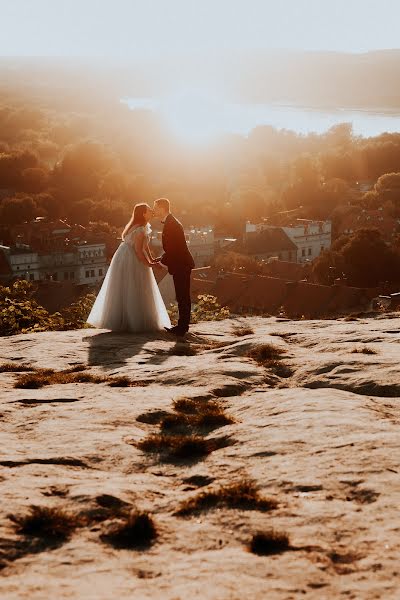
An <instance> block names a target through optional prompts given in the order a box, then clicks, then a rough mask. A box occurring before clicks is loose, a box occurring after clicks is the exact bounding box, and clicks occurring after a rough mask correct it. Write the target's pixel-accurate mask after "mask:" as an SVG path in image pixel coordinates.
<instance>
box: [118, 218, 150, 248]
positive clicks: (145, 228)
mask: <svg viewBox="0 0 400 600" xmlns="http://www.w3.org/2000/svg"><path fill="white" fill-rule="evenodd" d="M139 231H141V232H143V233H144V235H145V236H146V237H147V238H149V236H150V234H151V227H150V224H149V223H146V225H141V226H140V227H135V228H132V229H131V230H130V231H128V233H127V234H126V235H125V237H124V238H123V241H124V242H127V243H128V244H130V245H132V244H133V243H134V240H135V237H136V235H137V233H138V232H139Z"/></svg>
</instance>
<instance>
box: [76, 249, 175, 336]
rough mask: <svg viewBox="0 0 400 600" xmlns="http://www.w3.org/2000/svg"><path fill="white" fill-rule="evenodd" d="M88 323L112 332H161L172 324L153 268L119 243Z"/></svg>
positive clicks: (132, 250)
mask: <svg viewBox="0 0 400 600" xmlns="http://www.w3.org/2000/svg"><path fill="white" fill-rule="evenodd" d="M87 322H88V323H89V324H90V325H93V326H94V327H98V328H100V329H111V330H112V331H132V332H146V331H160V330H162V329H163V328H164V327H171V322H170V319H169V316H168V313H167V309H166V308H165V304H164V301H163V299H162V297H161V294H160V291H159V289H158V286H157V282H156V280H155V277H154V273H153V270H152V269H151V268H149V267H146V265H144V264H143V263H142V262H140V260H139V259H138V258H137V256H136V253H135V251H134V249H133V248H132V247H131V246H129V244H127V243H126V242H122V243H121V244H120V246H119V247H118V249H117V251H116V252H115V254H114V256H113V258H112V261H111V264H110V266H109V269H108V271H107V274H106V276H105V278H104V281H103V285H102V286H101V289H100V292H99V294H98V296H97V298H96V301H95V303H94V305H93V308H92V310H91V312H90V315H89V317H88V319H87Z"/></svg>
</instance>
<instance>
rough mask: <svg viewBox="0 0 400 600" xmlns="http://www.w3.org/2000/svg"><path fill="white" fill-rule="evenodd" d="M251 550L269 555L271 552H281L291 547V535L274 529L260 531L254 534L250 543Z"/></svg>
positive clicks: (262, 554)
mask: <svg viewBox="0 0 400 600" xmlns="http://www.w3.org/2000/svg"><path fill="white" fill-rule="evenodd" d="M249 549H250V552H253V554H259V555H261V556H267V555H270V554H280V553H281V552H286V551H287V550H290V549H291V546H290V541H289V536H288V535H287V534H286V533H280V532H278V531H275V530H274V529H269V530H268V531H265V532H259V533H256V534H255V535H253V537H252V539H251V541H250V544H249Z"/></svg>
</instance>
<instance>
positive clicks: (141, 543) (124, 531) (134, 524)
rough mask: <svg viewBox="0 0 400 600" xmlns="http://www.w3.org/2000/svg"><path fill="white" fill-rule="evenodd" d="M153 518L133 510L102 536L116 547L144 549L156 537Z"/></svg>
mask: <svg viewBox="0 0 400 600" xmlns="http://www.w3.org/2000/svg"><path fill="white" fill-rule="evenodd" d="M157 535H158V534H157V528H156V526H155V523H154V521H153V518H152V517H151V515H149V513H146V512H133V513H131V514H130V515H129V516H128V517H126V518H125V519H123V520H122V521H121V522H120V523H118V524H116V525H115V526H114V527H113V528H112V529H111V531H110V533H108V534H107V535H104V536H102V539H103V540H104V541H107V542H109V543H110V544H112V545H113V546H114V547H116V548H132V549H145V548H149V547H150V546H151V544H152V543H153V542H154V540H155V539H156V538H157Z"/></svg>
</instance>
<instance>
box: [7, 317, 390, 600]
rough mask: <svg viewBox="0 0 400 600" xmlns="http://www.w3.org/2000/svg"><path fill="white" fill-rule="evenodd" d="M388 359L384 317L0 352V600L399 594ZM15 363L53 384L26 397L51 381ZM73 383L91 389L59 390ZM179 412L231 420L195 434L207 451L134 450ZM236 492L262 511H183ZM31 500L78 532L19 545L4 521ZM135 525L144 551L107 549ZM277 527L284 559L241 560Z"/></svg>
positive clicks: (271, 322)
mask: <svg viewBox="0 0 400 600" xmlns="http://www.w3.org/2000/svg"><path fill="white" fill-rule="evenodd" d="M238 327H242V328H241V329H240V330H238V329H237V328H238ZM399 358H400V317H399V315H398V314H397V315H396V314H389V315H382V317H379V318H365V319H363V318H360V319H356V320H337V321H290V320H283V319H281V320H280V319H276V318H267V319H263V318H248V319H243V320H234V319H231V320H226V321H221V322H208V323H200V324H198V325H195V326H193V329H192V333H191V335H190V336H189V338H188V341H187V342H186V343H183V342H178V343H176V342H175V341H173V340H171V339H170V338H169V337H168V334H165V335H164V334H160V335H159V336H145V335H143V336H137V335H128V334H119V335H117V334H113V333H107V332H103V331H98V330H93V329H86V330H78V331H68V332H49V333H39V334H30V335H19V336H15V337H11V338H2V340H1V343H0V366H2V369H0V370H3V371H4V372H2V373H0V385H1V391H2V395H1V407H0V422H1V447H0V454H1V456H0V486H1V514H0V528H1V530H0V567H1V570H0V594H1V597H2V598H5V599H7V600H14V599H15V600H17V599H18V600H19V599H21V598H29V599H30V600H39V599H40V600H43V599H47V598H57V599H64V598H65V599H67V598H74V599H78V598H79V599H89V598H90V599H92V598H93V599H96V600H97V599H113V598H118V599H123V598H135V599H136V598H138V599H142V598H143V599H147V598H148V599H150V598H151V599H158V598H163V599H166V600H178V599H182V600H183V599H185V600H186V599H196V598H198V599H210V600H211V599H212V600H225V599H226V600H227V599H232V600H234V599H235V600H236V599H241V600H242V599H243V598H246V599H247V598H249V599H256V598H257V599H258V598H260V599H261V598H266V597H268V598H269V599H270V600H275V599H276V600H289V599H296V600H297V599H298V598H302V597H306V598H310V599H315V600H323V599H329V600H330V599H335V598H354V599H356V600H361V599H373V598H376V599H378V598H379V599H385V600H391V599H393V600H394V599H397V598H399V597H400V565H399V557H400V535H399V534H400V521H399V507H400V464H399V463H400V460H399V459H400V436H399V425H400V367H399ZM10 364H11V365H13V366H12V367H10V366H9V365H10ZM27 367H31V368H35V369H42V368H46V369H51V370H52V371H48V372H47V377H48V380H47V385H44V386H43V387H38V388H37V389H32V385H35V383H33V384H32V379H31V380H30V379H29V377H31V376H33V379H34V380H35V377H36V380H35V381H36V382H37V381H38V380H40V378H41V377H42V379H43V378H44V379H45V378H46V375H45V374H43V373H41V372H40V371H39V372H38V373H35V371H32V372H27V373H26V374H25V375H24V372H23V370H24V369H25V368H27ZM68 369H69V371H70V373H71V370H72V371H73V372H74V373H75V375H77V376H79V375H82V374H84V375H85V376H86V375H88V376H87V377H86V378H87V379H89V381H83V379H85V377H82V378H81V379H82V380H81V381H80V382H76V381H75V382H74V381H71V382H68V377H70V378H71V377H72V379H73V377H74V374H72V376H70V375H68V376H64V379H66V380H67V382H66V383H65V382H64V383H63V382H62V381H63V380H62V377H61V378H60V377H59V375H58V376H57V372H60V371H64V373H65V371H66V370H68ZM49 373H53V375H52V376H50V378H49ZM95 376H98V377H97V379H96V377H95ZM121 376H123V377H125V379H122V380H117V381H115V379H116V378H118V377H121ZM21 377H22V379H21ZM24 377H25V379H24ZM51 377H53V379H51ZM57 377H59V379H57ZM127 378H128V379H127ZM42 382H43V381H42ZM110 384H111V385H110ZM15 385H17V386H18V385H20V386H25V387H14V386H15ZM37 385H41V384H40V383H39V384H37ZM113 385H117V387H112V386H113ZM179 398H189V399H193V400H194V402H195V403H196V406H200V407H203V408H204V406H206V405H210V403H212V406H213V407H214V408H213V410H214V409H215V410H219V411H220V413H219V414H222V415H225V416H226V417H227V421H229V419H230V420H232V421H233V422H231V423H229V422H228V423H227V424H223V423H222V422H216V423H214V425H212V424H210V423H208V426H207V427H203V428H201V427H198V428H197V429H195V433H196V435H197V438H196V439H198V438H200V439H201V440H206V445H205V446H204V447H205V448H206V449H205V450H204V453H203V454H201V453H197V454H196V452H193V453H191V450H190V448H189V450H188V449H187V448H186V450H187V451H186V454H183V455H182V454H181V455H180V456H179V455H174V456H172V455H171V453H169V454H168V452H166V451H162V452H160V453H151V452H148V451H146V449H145V448H140V447H138V446H137V444H140V442H141V441H143V440H145V439H146V438H148V436H149V435H151V434H156V436H158V438H159V437H160V435H159V434H160V432H162V431H164V430H165V431H164V432H166V435H167V436H168V438H167V439H171V438H173V437H176V436H177V435H178V434H179V433H182V431H183V432H185V431H186V429H185V428H187V424H186V425H185V422H184V419H186V418H187V417H186V416H185V414H184V413H182V412H179V411H178V410H177V409H176V407H177V406H178V405H177V404H176V405H175V409H174V408H173V402H174V401H175V400H177V399H179ZM216 407H217V408H216ZM199 410H200V409H199ZM170 415H172V417H174V418H176V417H177V416H178V417H179V419H181V420H182V422H183V423H184V424H183V425H182V427H183V429H182V431H181V429H179V427H180V425H179V423H178V426H177V427H178V428H177V429H174V426H173V427H172V428H171V427H170V428H169V429H168V428H167V425H168V421H166V422H163V419H165V417H169V416H170ZM182 415H183V417H182ZM179 419H178V421H179ZM163 423H164V424H163ZM163 427H164V430H163ZM163 439H164V441H165V436H164V438H163ZM243 481H251V482H253V483H254V486H255V487H256V488H257V490H258V494H259V497H261V498H268V499H269V500H270V501H271V507H272V508H269V509H265V507H264V508H263V506H262V505H261V504H260V505H257V504H254V505H253V506H252V505H251V503H250V504H249V503H247V504H246V503H243V504H242V505H240V503H239V506H236V507H232V506H231V505H229V502H227V503H225V504H224V503H223V502H222V501H221V502H220V505H217V506H211V505H208V506H203V507H202V509H201V508H199V509H198V510H194V511H192V512H191V513H190V514H187V515H179V514H177V512H178V511H179V510H180V509H181V508H182V506H183V504H184V503H187V501H188V500H191V499H193V498H196V497H197V496H198V495H199V494H201V493H203V492H215V496H216V497H219V496H218V494H219V493H220V491H221V487H223V486H227V485H228V486H229V485H231V484H236V483H242V482H243ZM273 501H275V503H274V502H273ZM31 505H35V506H40V507H48V508H50V509H54V510H56V509H61V510H62V511H64V513H67V514H68V515H70V518H71V519H72V521H73V519H75V520H76V523H75V527H72V526H71V531H70V532H69V533H67V534H66V535H65V536H64V537H54V536H53V537H52V536H47V537H46V535H44V536H43V534H40V532H39V533H37V532H36V533H35V535H30V534H27V533H23V532H21V530H19V529H18V527H17V525H16V523H15V522H14V521H13V518H17V519H18V517H20V516H21V515H25V514H27V513H28V512H29V507H30V506H31ZM135 510H139V511H147V512H148V513H149V514H150V515H151V517H152V519H153V520H154V523H155V526H156V529H157V534H158V535H157V537H156V538H155V540H153V541H152V543H149V545H148V546H143V547H133V548H126V547H121V546H118V545H116V544H115V543H112V542H111V539H112V538H111V537H110V532H112V531H114V529H115V527H116V526H117V525H118V524H119V523H123V522H125V521H124V520H126V518H127V515H129V514H130V513H131V512H132V511H133V512H134V511H135ZM10 516H11V518H10ZM271 528H273V529H274V530H275V531H277V532H280V533H286V534H287V535H288V536H289V544H287V547H286V548H282V549H280V551H278V550H279V549H277V550H276V551H274V549H270V551H271V553H270V554H268V555H260V554H255V553H254V552H252V551H251V549H250V542H251V540H252V536H253V535H254V534H256V533H257V532H269V531H270V530H271Z"/></svg>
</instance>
